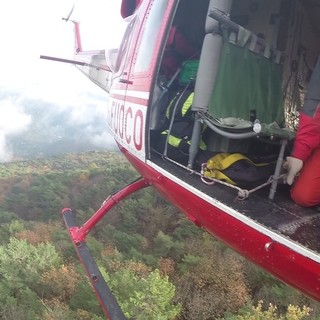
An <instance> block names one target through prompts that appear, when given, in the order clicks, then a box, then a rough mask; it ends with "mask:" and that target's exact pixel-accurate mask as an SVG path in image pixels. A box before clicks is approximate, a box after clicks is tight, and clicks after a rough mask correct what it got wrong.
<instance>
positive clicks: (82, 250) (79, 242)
mask: <svg viewBox="0 0 320 320" xmlns="http://www.w3.org/2000/svg"><path fill="white" fill-rule="evenodd" d="M145 187H148V184H147V183H146V181H145V180H144V179H143V178H140V179H138V180H136V181H134V182H132V183H130V184H129V185H127V186H125V187H124V188H122V189H121V190H119V191H118V192H116V193H114V194H113V195H111V196H109V197H108V198H107V199H106V200H105V201H104V202H103V204H102V206H101V207H100V209H98V210H97V211H96V212H95V213H94V214H93V215H92V216H91V217H90V218H89V219H88V220H87V221H86V222H85V223H84V224H83V226H80V227H79V226H77V224H76V219H75V215H74V213H73V212H72V210H71V209H70V208H64V209H63V210H62V211H61V214H62V216H63V220H64V222H65V225H66V227H67V229H68V231H69V234H70V237H71V240H72V242H73V244H74V247H75V250H76V252H77V254H78V257H79V259H80V261H81V263H82V266H83V268H84V270H85V271H86V274H87V276H88V278H89V280H90V283H91V285H92V287H93V289H94V291H95V293H96V295H97V297H98V299H99V302H100V305H101V307H102V309H103V312H104V314H105V315H106V317H107V318H108V319H110V320H125V319H126V318H125V316H124V314H123V312H122V310H121V308H120V306H119V305H118V302H117V300H116V298H115V297H114V295H113V294H112V292H111V290H110V288H109V286H108V284H107V283H106V282H105V280H104V279H103V277H102V275H101V273H100V270H99V268H98V266H97V264H96V262H95V260H94V258H93V257H92V256H91V253H90V251H89V249H88V247H87V244H86V236H87V234H88V233H89V232H90V231H91V230H92V228H93V227H94V226H95V225H96V224H97V223H98V222H99V221H100V220H101V219H102V218H103V217H104V216H105V215H106V213H107V212H108V211H109V210H110V209H111V208H113V207H114V206H115V205H116V204H117V203H118V202H119V201H121V200H123V199H125V198H126V197H128V196H129V195H131V194H132V193H134V192H136V191H138V190H140V189H142V188H145Z"/></svg>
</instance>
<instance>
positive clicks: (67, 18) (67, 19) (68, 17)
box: [62, 4, 75, 22]
mask: <svg viewBox="0 0 320 320" xmlns="http://www.w3.org/2000/svg"><path fill="white" fill-rule="evenodd" d="M74 7H75V4H73V6H72V8H71V10H70V12H69V14H68V16H67V17H66V18H62V20H64V21H65V22H67V21H69V19H70V17H71V15H72V13H73V10H74Z"/></svg>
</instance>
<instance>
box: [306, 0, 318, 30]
mask: <svg viewBox="0 0 320 320" xmlns="http://www.w3.org/2000/svg"><path fill="white" fill-rule="evenodd" d="M302 3H303V5H304V6H305V8H306V13H307V15H308V19H309V21H310V23H311V26H312V28H313V29H314V31H315V32H316V33H317V34H319V35H320V0H302Z"/></svg>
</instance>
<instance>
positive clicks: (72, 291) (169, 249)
mask: <svg viewBox="0 0 320 320" xmlns="http://www.w3.org/2000/svg"><path fill="white" fill-rule="evenodd" d="M137 177H138V173H137V172H136V171H135V170H134V169H133V168H132V167H131V165H130V164H129V163H128V162H127V160H126V159H125V158H124V156H123V155H122V154H120V153H118V152H115V151H112V152H111V151H110V152H85V153H78V154H66V155H63V156H57V157H51V158H48V159H36V160H28V161H14V162H10V163H4V164H0V181H1V183H0V239H1V241H0V319H6V320H13V319H14V320H26V319H27V320H28V319H31V320H33V319H42V320H91V319H92V320H100V319H105V318H104V315H103V312H102V310H101V308H100V305H99V303H98V300H97V298H96V296H95V294H94V293H93V290H92V288H91V287H90V284H89V282H88V280H87V278H86V276H85V274H84V272H83V270H82V267H81V265H80V262H79V261H78V258H77V256H76V252H75V250H74V248H73V245H72V242H71V240H70V238H69V234H68V232H67V230H66V228H65V226H64V223H63V219H62V217H61V214H60V212H61V209H62V208H64V207H70V208H73V210H74V211H75V212H76V215H77V220H78V223H79V224H80V225H81V224H82V223H84V222H85V221H86V220H87V219H88V218H89V217H90V216H91V215H92V213H93V212H95V211H96V210H97V209H98V208H99V207H100V206H101V204H102V203H103V201H104V200H105V199H106V198H107V196H109V195H110V194H112V193H114V192H115V191H117V190H119V189H120V188H121V187H122V186H124V185H126V184H128V183H129V182H131V181H132V180H134V179H136V178H137ZM87 243H88V246H89V248H90V251H91V252H92V254H93V256H94V257H95V259H96V261H97V263H98V266H99V268H100V270H101V272H102V274H103V275H104V277H105V279H106V281H107V282H108V284H109V286H110V288H111V290H112V291H113V293H114V295H115V296H116V298H117V300H118V302H119V304H120V306H121V308H122V310H123V312H124V313H125V315H126V317H127V318H128V319H137V320H142V319H143V320H148V319H150V320H162V319H163V320H166V319H168V320H169V319H175V320H191V319H192V320H198V319H199V320H209V319H218V320H219V319H220V320H222V319H226V320H259V319H283V320H285V319H286V320H300V319H320V305H319V303H318V302H316V301H313V300H311V299H310V298H308V297H306V296H304V295H303V294H301V293H300V292H298V291H296V290H295V289H293V288H291V287H289V286H287V285H285V284H283V283H282V282H280V281H278V280H276V279H275V278H273V277H272V276H270V275H269V274H267V273H265V272H264V271H263V270H261V269H260V268H258V267H256V266H254V265H253V264H252V263H250V262H249V261H247V260H245V259H244V258H242V257H241V256H239V255H238V254H237V253H236V252H234V251H232V250H231V249H229V248H228V247H226V246H225V245H224V244H223V243H221V242H219V241H218V240H216V239H215V238H213V237H212V236H211V235H209V234H207V233H206V232H204V231H203V230H201V229H199V228H197V227H196V226H194V225H193V224H192V223H191V222H189V221H188V220H187V218H186V217H185V216H184V215H183V214H182V213H181V212H179V211H178V210H177V209H176V208H175V207H173V206H171V205H170V204H169V203H168V202H166V201H165V200H164V199H163V198H161V197H160V196H159V195H158V194H157V193H156V192H155V191H154V190H153V189H152V188H146V189H144V190H141V191H139V192H137V193H135V194H134V195H132V196H130V197H129V198H128V199H126V200H124V201H122V202H121V203H119V204H118V205H117V206H116V207H114V208H113V209H112V210H111V211H110V212H109V213H108V214H107V215H106V216H105V217H104V218H103V219H102V221H100V222H99V224H98V225H97V226H96V227H95V228H94V229H93V230H92V232H91V233H90V234H89V236H88V237H87ZM288 267H289V266H288Z"/></svg>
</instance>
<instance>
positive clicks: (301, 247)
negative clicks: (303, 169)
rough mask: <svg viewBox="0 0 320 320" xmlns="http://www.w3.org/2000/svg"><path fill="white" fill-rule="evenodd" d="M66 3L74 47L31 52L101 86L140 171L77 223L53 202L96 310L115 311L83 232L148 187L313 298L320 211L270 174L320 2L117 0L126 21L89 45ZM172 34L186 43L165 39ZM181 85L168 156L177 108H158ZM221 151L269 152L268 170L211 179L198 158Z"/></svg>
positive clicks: (291, 120)
mask: <svg viewBox="0 0 320 320" xmlns="http://www.w3.org/2000/svg"><path fill="white" fill-rule="evenodd" d="M71 14H72V12H71V13H70V14H69V15H68V17H67V18H65V20H66V21H71V22H72V23H73V25H74V31H75V48H74V58H73V59H63V58H56V57H49V56H41V58H44V59H49V60H56V61H60V62H66V63H71V64H74V65H75V66H76V67H77V68H78V69H79V70H80V71H81V72H82V73H83V74H84V75H85V76H87V77H88V78H89V79H90V80H91V81H93V82H94V83H95V84H96V85H98V86H99V87H100V88H101V89H102V90H104V91H105V92H106V93H107V94H108V107H107V113H108V121H107V122H108V127H109V131H110V133H111V134H112V136H113V137H114V139H115V141H116V143H117V145H118V147H119V149H120V151H121V152H122V153H123V154H124V156H125V157H126V158H127V159H128V161H129V162H130V163H131V164H132V165H133V167H134V168H135V169H136V170H137V171H138V172H139V174H140V175H141V177H140V178H139V179H138V180H135V181H133V182H132V183H130V184H128V185H127V186H125V187H124V188H123V189H121V190H119V191H118V192H116V193H114V194H112V195H110V196H109V197H108V198H107V199H106V200H105V201H104V202H103V204H102V206H101V208H99V209H98V210H97V211H96V213H94V214H93V215H92V216H91V218H90V219H89V220H88V221H87V222H86V223H84V224H83V225H82V226H78V225H77V223H76V220H75V217H74V214H73V211H72V209H70V208H65V209H63V210H62V216H63V219H64V221H65V224H66V227H67V228H68V230H69V233H70V236H71V239H72V242H73V244H74V246H75V249H76V251H77V253H78V255H79V258H80V260H81V262H82V264H83V266H84V269H85V270H86V272H87V275H88V277H89V279H90V282H91V285H92V287H93V288H94V290H95V292H96V294H97V297H98V299H99V301H100V304H101V306H102V309H103V311H104V313H105V315H106V316H107V318H109V319H125V317H124V315H123V313H122V311H121V309H120V307H119V305H118V304H117V301H116V299H115V298H114V296H113V295H112V293H111V291H110V289H109V287H108V285H107V283H106V282H105V281H104V279H103V277H102V275H101V274H100V272H99V269H98V267H97V265H96V263H95V261H94V259H93V258H92V257H91V255H90V252H89V249H88V247H87V246H86V236H87V234H88V233H89V232H90V231H91V230H92V229H93V228H94V226H95V225H96V224H97V223H98V222H99V221H100V220H101V219H102V218H103V217H104V216H105V215H106V214H107V213H108V212H109V211H110V209H111V208H112V207H114V206H115V205H116V204H117V203H118V202H119V201H121V200H123V199H125V198H126V197H128V196H130V195H131V194H132V193H134V192H136V191H138V190H140V189H142V188H146V187H149V186H152V187H154V188H155V189H156V190H157V191H158V192H159V193H160V194H161V195H162V196H163V197H164V198H165V199H167V200H168V201H169V202H171V203H172V204H173V205H175V206H176V207H177V208H178V209H180V210H181V211H182V212H183V213H184V214H185V215H186V217H187V218H188V219H189V220H190V221H192V222H193V223H194V224H195V225H196V226H198V227H199V228H202V229H204V230H206V231H207V232H208V233H210V234H212V235H213V236H214V237H216V238H217V239H219V240H221V241H222V242H224V243H225V244H227V245H228V246H229V247H231V248H232V249H233V250H235V251H236V252H238V253H239V254H241V255H242V256H244V257H245V258H247V259H248V260H250V261H251V262H253V263H255V264H257V265H258V266H260V267H261V268H263V269H264V270H266V271H267V272H269V273H271V274H272V275H273V276H275V277H276V278H278V279H280V280H281V281H283V282H285V283H287V284H288V285H290V286H292V287H294V288H296V289H298V290H300V291H301V292H303V293H304V294H306V295H308V296H310V297H311V298H313V299H315V300H318V301H320V277H319V274H320V245H319V243H320V242H319V239H320V232H319V226H320V212H319V211H318V209H317V208H302V207H300V206H298V205H296V204H295V203H293V201H292V200H291V199H290V193H289V186H287V185H284V184H282V183H281V181H282V180H283V179H284V178H285V176H286V173H285V172H283V169H282V165H283V162H284V158H285V156H286V155H287V154H288V152H289V151H288V150H290V147H291V146H292V141H293V140H294V137H295V128H296V126H297V117H296V116H295V115H296V114H297V112H298V111H299V108H300V107H301V104H302V101H303V96H304V94H305V91H306V88H307V85H308V81H309V80H310V75H311V72H312V66H313V65H314V64H315V61H316V59H317V57H318V55H319V52H320V43H319V41H318V39H319V33H320V23H319V21H320V19H319V16H320V3H319V1H317V0H269V1H262V0H258V1H252V0H237V1H232V0H200V1H193V0H180V1H179V0H122V3H121V12H120V14H121V17H122V18H123V19H124V20H125V21H126V23H127V27H126V30H125V32H124V35H123V39H122V42H121V44H120V46H119V48H117V49H109V50H91V51H84V50H83V49H82V44H81V37H80V29H79V22H77V21H74V20H71ZM182 35H183V37H184V38H185V39H186V40H185V41H187V42H186V43H188V45H187V44H185V43H183V44H182V43H181V41H182V40H177V41H180V43H178V44H177V43H175V38H176V39H181V37H182ZM178 46H182V47H183V50H180V51H179V48H178ZM189 49H190V50H189ZM185 92H188V93H190V92H191V93H192V103H190V109H191V113H192V117H191V118H190V119H192V131H191V134H190V137H189V139H188V141H187V147H188V148H187V151H186V152H184V154H183V158H181V157H178V158H177V157H175V155H174V154H173V153H172V154H171V152H170V150H171V149H170V146H169V144H170V136H171V133H172V130H173V126H174V124H175V119H174V118H175V116H176V109H174V110H173V111H172V114H171V119H168V117H167V108H168V105H170V104H171V101H176V102H177V101H179V99H180V98H181V97H182V96H183V94H184V93H185ZM189 97H190V95H189ZM172 104H173V105H174V104H175V106H177V105H178V103H172ZM175 106H174V107H175ZM288 115H289V116H288ZM290 115H291V117H290ZM163 137H165V138H164V139H163ZM180 138H181V139H182V140H183V137H180ZM161 139H162V140H164V143H163V144H162V145H161V146H160V147H159V141H160V140H161ZM202 140H205V144H206V152H202V150H201V141H202ZM168 146H169V147H168ZM221 152H223V153H227V154H239V153H240V154H246V155H248V154H249V155H250V156H251V157H252V158H253V159H258V158H259V159H262V160H263V161H268V162H269V160H270V159H272V162H273V166H272V172H269V174H268V176H267V177H265V178H264V180H263V181H259V184H258V185H254V186H252V185H250V187H248V185H245V186H244V187H243V186H241V185H240V184H237V183H234V181H231V182H230V181H229V180H227V179H221V178H219V176H217V175H215V174H214V173H213V172H214V170H211V169H210V168H208V167H209V166H208V163H209V162H207V160H209V158H211V156H212V155H214V154H217V153H221ZM209 155H210V156H209ZM270 161H271V160H270ZM246 175H247V176H249V172H246V171H244V176H246ZM244 180H245V179H244Z"/></svg>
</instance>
